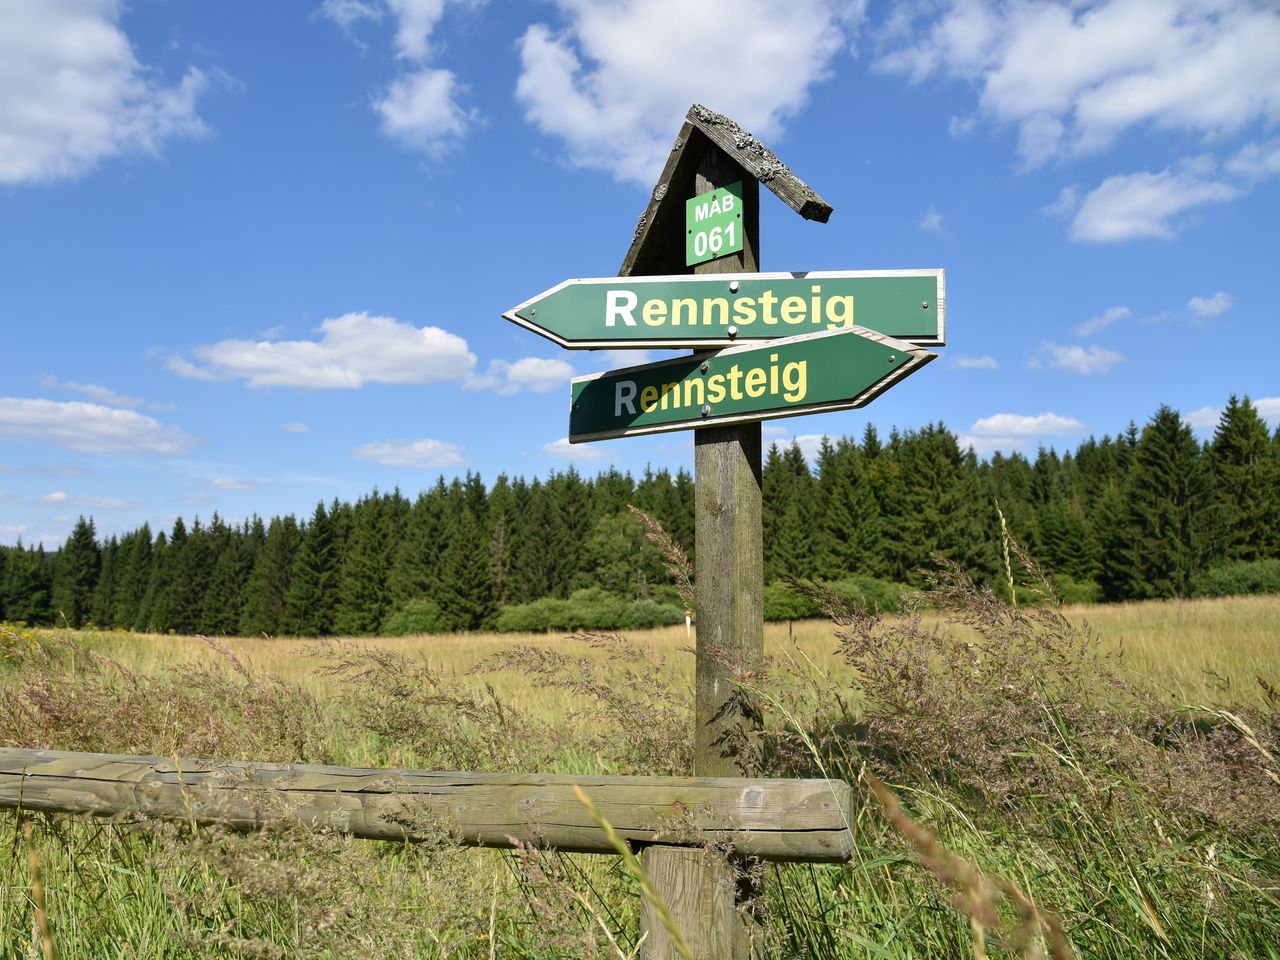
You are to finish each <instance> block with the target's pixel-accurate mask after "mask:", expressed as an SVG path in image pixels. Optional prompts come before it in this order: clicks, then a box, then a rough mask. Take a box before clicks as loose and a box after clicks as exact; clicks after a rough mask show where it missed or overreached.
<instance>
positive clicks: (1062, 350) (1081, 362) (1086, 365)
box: [1029, 342, 1124, 375]
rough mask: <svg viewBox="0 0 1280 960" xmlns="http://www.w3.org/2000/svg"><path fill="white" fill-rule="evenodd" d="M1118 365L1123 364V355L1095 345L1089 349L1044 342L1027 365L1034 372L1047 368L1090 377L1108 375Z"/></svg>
mask: <svg viewBox="0 0 1280 960" xmlns="http://www.w3.org/2000/svg"><path fill="white" fill-rule="evenodd" d="M1118 363H1124V356H1123V355H1121V354H1119V353H1116V352H1115V351H1114V350H1107V349H1106V348H1105V347H1100V346H1098V345H1097V344H1093V345H1091V346H1089V347H1081V346H1079V345H1072V346H1068V347H1064V346H1060V345H1058V344H1056V343H1048V342H1045V343H1042V344H1040V349H1039V351H1038V352H1037V355H1036V356H1035V357H1033V358H1032V360H1031V363H1030V364H1029V365H1030V366H1031V367H1032V368H1033V369H1036V370H1042V369H1046V368H1048V369H1053V370H1066V371H1067V372H1069V373H1079V374H1085V375H1091V374H1105V373H1110V372H1111V368H1112V367H1114V366H1115V365H1116V364H1118Z"/></svg>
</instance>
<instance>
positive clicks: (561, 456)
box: [542, 437, 609, 461]
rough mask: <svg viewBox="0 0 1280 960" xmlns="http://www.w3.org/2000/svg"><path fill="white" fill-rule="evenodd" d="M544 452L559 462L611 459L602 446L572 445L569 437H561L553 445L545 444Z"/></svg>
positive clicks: (594, 444) (595, 444) (596, 444)
mask: <svg viewBox="0 0 1280 960" xmlns="http://www.w3.org/2000/svg"><path fill="white" fill-rule="evenodd" d="M542 452H543V453H545V454H546V455H547V456H549V457H555V458H556V459H557V460H579V461H598V460H607V459H608V458H609V455H608V454H607V453H606V452H605V451H604V449H603V448H602V447H601V446H600V444H598V443H570V442H569V438H568V437H561V438H560V439H559V440H556V441H553V442H552V443H546V444H543V446H542Z"/></svg>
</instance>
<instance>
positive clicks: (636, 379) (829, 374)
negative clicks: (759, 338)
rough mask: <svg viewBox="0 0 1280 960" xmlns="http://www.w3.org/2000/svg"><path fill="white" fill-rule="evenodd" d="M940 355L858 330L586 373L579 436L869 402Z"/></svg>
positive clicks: (575, 437) (578, 439) (575, 417)
mask: <svg viewBox="0 0 1280 960" xmlns="http://www.w3.org/2000/svg"><path fill="white" fill-rule="evenodd" d="M935 356H936V354H933V353H930V352H929V351H928V350H922V349H919V348H918V347H914V346H912V345H911V344H909V343H906V342H904V341H902V340H896V339H893V338H891V337H886V336H884V335H882V334H879V333H876V332H875V331H872V330H868V329H866V328H864V327H851V328H849V329H847V330H845V329H842V330H831V331H825V332H822V333H812V334H806V335H802V336H798V337H784V338H783V339H780V340H773V341H771V342H769V343H765V344H744V345H742V346H739V347H729V348H728V349H726V350H721V351H719V352H717V353H703V354H694V355H692V356H687V357H680V358H678V359H675V360H665V361H662V362H660V363H649V364H644V365H643V366H637V367H627V368H624V369H622V370H611V371H608V372H606V373H597V374H592V375H591V376H586V377H577V378H576V379H574V381H573V384H572V399H571V406H570V412H569V442H570V443H582V442H585V441H588V440H607V439H609V438H611V437H628V436H634V435H636V434H643V433H662V432H665V431H668V430H688V429H691V428H694V427H709V426H725V425H728V424H734V423H744V422H747V421H751V420H764V419H771V418H775V417H791V416H798V415H800V414H805V413H818V412H820V411H824V410H845V409H849V408H851V407H861V406H863V405H864V404H866V403H868V402H870V401H871V400H872V399H873V398H874V397H876V396H878V395H879V394H880V393H882V392H883V391H884V390H886V389H888V388H889V387H890V386H892V385H893V384H894V383H896V382H897V381H899V380H901V379H902V378H903V377H905V376H907V375H908V374H910V373H912V372H914V371H915V370H918V369H919V368H920V367H922V366H924V365H925V364H926V363H928V362H929V361H930V360H932V359H933V358H934V357H935Z"/></svg>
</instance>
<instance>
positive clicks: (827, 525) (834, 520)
mask: <svg viewBox="0 0 1280 960" xmlns="http://www.w3.org/2000/svg"><path fill="white" fill-rule="evenodd" d="M868 465H869V464H868V462H867V461H866V458H865V457H864V456H862V454H861V452H860V451H859V450H858V449H857V448H856V447H854V446H853V444H851V443H849V442H848V441H846V440H843V439H842V440H841V441H840V442H839V443H838V444H837V445H836V447H835V449H834V451H833V452H832V454H831V455H830V457H829V458H828V460H827V461H825V462H824V464H823V467H822V473H821V474H820V475H819V481H820V482H821V483H824V484H825V485H826V486H827V493H826V496H825V497H824V501H825V508H824V509H823V512H822V516H821V519H820V524H821V531H822V532H821V540H822V544H823V551H822V558H823V559H822V569H821V571H820V572H821V573H822V575H823V576H825V577H827V578H828V579H831V580H839V579H840V578H841V577H846V576H848V575H849V574H853V573H856V574H863V575H868V576H874V575H876V573H877V572H878V570H879V563H878V562H877V559H876V554H877V552H878V550H879V546H880V526H881V519H880V505H879V503H878V502H877V501H876V498H875V495H874V494H873V493H872V488H871V484H870V483H869V482H868V479H867V476H866V474H867V471H866V469H865V468H866V467H867V466H868Z"/></svg>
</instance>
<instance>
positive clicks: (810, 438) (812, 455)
mask: <svg viewBox="0 0 1280 960" xmlns="http://www.w3.org/2000/svg"><path fill="white" fill-rule="evenodd" d="M826 438H827V435H826V434H825V433H801V434H799V435H797V436H796V438H795V442H796V443H798V444H799V445H800V452H801V453H802V454H804V458H805V460H807V461H809V464H810V465H813V464H816V463H817V462H818V451H819V450H821V449H822V441H823V440H825V439H826Z"/></svg>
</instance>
